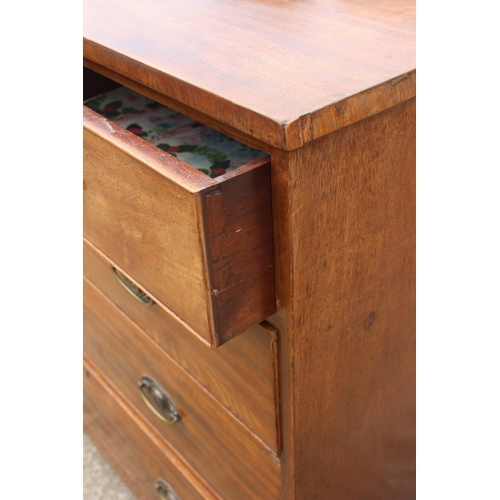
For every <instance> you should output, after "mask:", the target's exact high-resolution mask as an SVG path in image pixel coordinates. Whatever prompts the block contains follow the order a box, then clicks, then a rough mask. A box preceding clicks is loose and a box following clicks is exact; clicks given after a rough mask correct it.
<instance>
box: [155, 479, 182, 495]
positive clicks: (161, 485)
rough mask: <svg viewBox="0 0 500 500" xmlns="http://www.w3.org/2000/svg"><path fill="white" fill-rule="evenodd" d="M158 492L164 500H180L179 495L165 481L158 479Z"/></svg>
mask: <svg viewBox="0 0 500 500" xmlns="http://www.w3.org/2000/svg"><path fill="white" fill-rule="evenodd" d="M155 488H156V491H157V492H158V494H159V495H160V498H162V499H163V500H180V499H179V497H178V496H177V493H176V492H175V491H174V489H173V488H172V486H170V485H169V484H168V483H167V481H165V480H164V479H158V481H157V482H156V484H155Z"/></svg>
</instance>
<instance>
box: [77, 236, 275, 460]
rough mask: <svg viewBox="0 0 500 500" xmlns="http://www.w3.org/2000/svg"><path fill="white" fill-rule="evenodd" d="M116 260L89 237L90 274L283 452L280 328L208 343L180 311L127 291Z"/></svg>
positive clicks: (180, 361)
mask: <svg viewBox="0 0 500 500" xmlns="http://www.w3.org/2000/svg"><path fill="white" fill-rule="evenodd" d="M112 266H115V264H114V263H111V262H109V261H108V260H106V258H105V257H104V256H103V255H102V254H100V253H99V252H98V251H97V250H96V249H95V248H94V247H93V246H92V245H91V244H89V243H88V242H86V241H84V245H83V269H84V275H85V276H86V278H88V279H89V280H90V281H91V282H92V283H93V284H94V285H96V286H97V288H98V289H99V290H100V291H101V292H102V293H103V294H104V295H106V297H108V298H109V299H110V300H111V301H112V302H113V303H114V304H115V305H116V306H117V307H118V308H120V309H121V310H122V311H123V312H124V313H125V314H126V315H127V316H128V317H129V318H130V319H131V320H132V321H133V322H134V323H135V324H136V325H138V326H139V327H140V328H141V330H142V331H144V332H145V333H146V334H148V335H149V336H150V337H151V338H152V339H153V340H154V341H155V342H156V343H157V344H158V345H159V346H160V347H161V348H162V349H163V350H164V351H166V352H167V353H168V354H169V355H170V356H171V357H172V358H173V359H174V360H175V361H176V362H177V363H178V364H180V365H181V366H182V367H183V368H184V369H185V370H186V371H187V372H189V373H190V374H191V375H192V376H193V377H194V378H195V379H196V380H197V381H198V382H199V383H200V384H201V385H203V386H204V387H205V388H206V389H207V390H208V392H210V393H211V394H212V395H213V396H214V397H215V398H217V399H218V400H219V401H220V402H221V403H222V404H223V405H224V406H225V407H226V408H228V409H229V410H230V411H231V412H232V413H234V415H235V416H236V417H237V418H238V419H239V420H241V421H242V422H243V423H244V424H245V425H246V426H247V427H248V428H249V429H250V430H251V431H252V432H254V433H255V434H257V435H258V436H259V437H260V438H261V439H262V440H263V441H264V442H265V443H266V444H267V445H268V446H269V447H270V448H272V449H273V451H275V452H276V453H277V454H278V453H279V430H278V422H279V418H278V411H277V409H278V405H277V373H276V372H277V352H276V351H277V349H276V347H277V345H276V331H275V330H274V329H273V328H271V327H270V326H266V327H265V328H264V327H262V326H260V325H257V326H254V327H253V328H251V329H250V330H249V331H246V332H245V333H243V334H242V335H240V336H238V337H237V338H235V339H234V340H232V341H231V342H228V343H227V344H225V345H224V346H223V347H222V348H220V349H207V348H206V347H205V346H203V345H202V344H201V343H200V342H199V341H198V340H197V339H195V338H193V336H192V335H189V332H188V331H187V328H186V327H185V325H183V324H182V323H181V322H180V321H179V320H178V319H177V318H176V317H175V316H174V315H172V314H171V313H168V312H167V311H165V310H164V309H162V308H161V307H158V306H157V305H156V304H155V305H153V306H150V307H149V306H145V305H144V304H142V303H141V302H140V301H138V300H136V299H135V298H134V297H132V296H131V295H130V294H129V293H127V292H126V291H125V290H124V289H123V287H122V286H121V285H120V283H119V282H118V280H117V279H116V277H115V275H114V274H113V271H112Z"/></svg>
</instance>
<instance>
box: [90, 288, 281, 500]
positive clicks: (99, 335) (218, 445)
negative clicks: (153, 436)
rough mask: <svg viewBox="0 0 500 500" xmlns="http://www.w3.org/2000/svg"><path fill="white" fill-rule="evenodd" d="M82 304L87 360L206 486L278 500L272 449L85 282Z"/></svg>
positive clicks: (236, 494)
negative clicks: (163, 410) (83, 305)
mask: <svg viewBox="0 0 500 500" xmlns="http://www.w3.org/2000/svg"><path fill="white" fill-rule="evenodd" d="M84 301H85V308H84V352H85V354H86V355H87V356H88V357H89V358H90V359H91V360H92V361H93V362H94V363H95V364H96V366H97V367H98V369H99V370H100V371H102V373H103V374H104V375H105V376H106V377H107V378H109V380H110V381H111V382H112V383H113V384H114V385H115V386H116V387H117V388H118V389H119V390H120V392H121V393H123V395H124V396H125V397H126V399H128V400H129V401H130V402H131V403H132V404H133V405H134V407H135V408H137V409H138V411H140V412H141V414H142V415H143V416H144V418H146V419H147V420H148V422H150V424H151V425H153V426H154V427H155V429H157V430H158V432H159V433H160V434H161V435H162V436H163V437H164V438H165V439H166V440H167V441H168V442H169V443H171V445H172V446H173V447H174V449H176V450H177V451H178V452H179V453H180V454H181V455H182V456H183V457H184V458H185V459H186V460H187V461H188V463H189V464H190V465H191V466H192V467H193V468H194V469H195V470H196V471H197V472H198V473H199V474H200V475H201V476H202V477H203V478H204V479H205V480H206V481H207V483H208V484H210V486H212V487H213V488H214V490H215V491H217V492H218V493H219V494H220V495H221V496H222V497H223V498H228V499H229V498H238V499H241V500H243V499H261V500H262V499H275V498H278V497H279V491H280V465H279V462H278V460H277V458H276V456H275V454H274V453H273V451H272V450H271V449H270V448H269V447H267V446H266V445H264V444H263V442H262V441H261V440H260V439H259V438H257V437H256V436H255V435H254V434H253V433H251V432H250V431H249V430H248V429H247V428H246V427H245V426H243V425H242V424H241V423H240V422H239V421H238V420H237V419H236V418H235V417H234V416H233V415H232V414H231V413H229V412H228V411H227V410H226V409H225V408H224V407H223V406H222V405H220V403H219V402H218V401H217V400H216V399H215V398H213V396H211V395H210V394H209V393H208V392H207V391H206V390H205V389H203V387H202V386H200V385H199V384H198V383H197V382H196V380H195V379H193V378H192V377H191V376H190V375H189V374H188V373H187V372H185V371H184V370H183V368H182V367H180V366H179V365H178V364H177V363H175V361H174V360H173V359H172V358H170V357H169V356H168V355H167V354H166V353H165V352H164V351H162V350H161V349H160V348H159V347H158V346H157V345H156V344H155V343H154V342H153V341H152V340H151V339H150V338H149V337H148V336H147V335H145V334H144V333H143V332H142V331H141V330H139V329H138V328H137V327H136V326H135V325H134V324H133V323H131V322H130V321H129V319H128V318H127V317H126V316H125V315H124V314H123V313H122V312H120V311H119V309H117V308H116V307H114V306H113V304H112V303H111V302H109V301H108V300H107V299H105V297H104V296H103V295H102V294H101V293H100V292H99V291H98V290H97V289H96V288H95V287H94V286H93V285H91V284H90V283H88V282H85V284H84ZM138 383H139V384H140V383H142V391H143V393H144V394H145V395H146V396H148V395H149V396H151V395H153V396H154V395H156V396H155V397H156V398H157V401H158V398H160V400H161V403H158V402H157V403H154V402H153V401H150V402H149V404H147V403H146V402H145V401H144V400H143V397H142V395H141V388H140V387H139V385H138ZM160 396H161V397H160ZM171 402H173V403H171ZM158 404H164V405H165V408H166V410H167V412H166V413H165V412H164V413H163V418H164V419H166V420H170V421H175V423H172V424H169V423H167V422H166V421H164V420H161V419H160V418H159V417H158V413H160V414H161V411H160V409H159V406H158ZM173 405H175V408H176V409H175V411H174V409H173V408H174V406H173ZM151 407H152V408H153V411H152V409H151ZM154 412H155V413H154Z"/></svg>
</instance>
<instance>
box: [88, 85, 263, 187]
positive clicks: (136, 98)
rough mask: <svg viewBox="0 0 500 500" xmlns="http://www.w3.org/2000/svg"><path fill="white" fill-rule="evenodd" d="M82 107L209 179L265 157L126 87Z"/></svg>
mask: <svg viewBox="0 0 500 500" xmlns="http://www.w3.org/2000/svg"><path fill="white" fill-rule="evenodd" d="M85 104H86V105H87V106H88V107H89V108H91V109H93V110H94V111H96V112H97V113H99V114H101V115H103V116H105V117H106V118H108V119H110V120H112V121H114V122H116V123H118V124H119V125H120V126H121V127H123V128H125V129H127V130H129V131H130V132H132V133H134V134H136V135H138V136H139V137H142V138H143V139H145V140H146V141H148V142H151V143H152V144H154V145H155V146H156V147H158V148H160V149H162V150H163V151H166V152H167V153H169V154H171V155H173V156H176V157H178V158H179V159H180V160H182V161H184V162H185V163H187V164H188V165H191V166H193V167H195V168H196V169H198V170H200V171H201V172H203V173H205V174H206V175H209V176H210V177H217V176H219V175H222V174H224V173H226V172H229V171H231V170H234V169H236V168H238V167H241V166H242V165H245V164H247V163H249V162H251V161H253V160H255V159H258V158H261V157H263V156H265V155H266V154H267V153H265V152H264V151H259V150H257V149H253V148H251V147H249V146H245V145H244V144H242V143H241V142H239V141H236V140H234V139H231V138H230V137H228V136H227V135H224V134H222V133H220V132H218V131H217V130H214V129H212V128H210V127H207V126H206V125H203V124H202V123H200V122H197V121H196V120H193V119H192V118H188V117H187V116H185V115H182V114H181V113H177V111H174V110H173V109H170V108H168V107H167V106H163V105H162V104H159V103H157V102H155V101H153V100H152V99H148V98H147V97H144V96H142V95H141V94H138V93H136V92H134V91H133V90H130V89H128V88H126V87H120V88H118V89H115V90H112V91H111V92H108V93H106V94H101V95H99V96H97V97H94V98H92V99H90V100H88V101H86V102H85Z"/></svg>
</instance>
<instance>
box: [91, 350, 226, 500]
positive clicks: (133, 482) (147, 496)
mask: <svg viewBox="0 0 500 500" xmlns="http://www.w3.org/2000/svg"><path fill="white" fill-rule="evenodd" d="M83 386H84V398H83V406H84V419H83V422H84V429H85V432H86V433H87V434H88V435H89V437H90V438H91V439H92V441H93V443H94V444H95V445H96V446H97V447H98V448H99V451H100V452H101V453H102V455H103V456H104V458H105V459H106V460H107V461H108V463H110V465H111V466H112V467H113V468H114V469H115V471H116V472H117V473H118V474H119V475H120V476H121V477H122V479H123V480H124V481H125V483H126V484H127V485H128V487H129V488H130V489H131V491H132V492H133V493H134V495H135V496H136V497H137V498H138V499H139V500H158V498H160V497H159V496H158V491H157V489H156V486H155V485H156V484H157V483H158V480H159V479H162V480H163V481H166V482H167V484H168V485H170V488H171V490H173V491H174V492H175V494H176V495H177V499H178V500H203V499H205V500H209V499H210V500H216V499H219V498H220V497H219V496H218V495H216V494H215V493H214V492H213V491H212V490H211V489H210V487H208V485H206V484H205V483H204V482H203V480H201V479H200V478H199V477H198V476H196V474H195V473H194V472H193V471H192V470H191V469H190V468H189V467H188V466H187V465H186V464H185V463H183V462H182V460H180V459H179V458H178V457H177V456H176V455H175V453H174V452H173V450H171V449H169V448H168V446H166V444H165V443H164V442H163V440H162V439H160V438H159V437H158V436H157V435H156V433H155V432H154V431H153V430H152V429H151V428H150V427H149V426H148V425H146V424H145V423H144V422H143V421H142V419H141V418H140V417H139V416H138V415H137V413H136V412H135V411H134V410H133V409H132V408H131V407H130V406H129V405H128V404H127V403H126V402H125V401H124V400H123V399H122V398H121V397H120V395H119V394H118V393H117V392H116V390H114V389H113V388H112V386H111V385H109V383H108V381H107V380H106V379H105V377H103V376H102V374H100V373H99V371H98V370H97V369H96V368H95V366H94V365H93V364H92V363H91V362H89V361H88V360H85V361H84V374H83ZM167 498H168V497H167ZM173 498H175V497H173Z"/></svg>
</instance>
